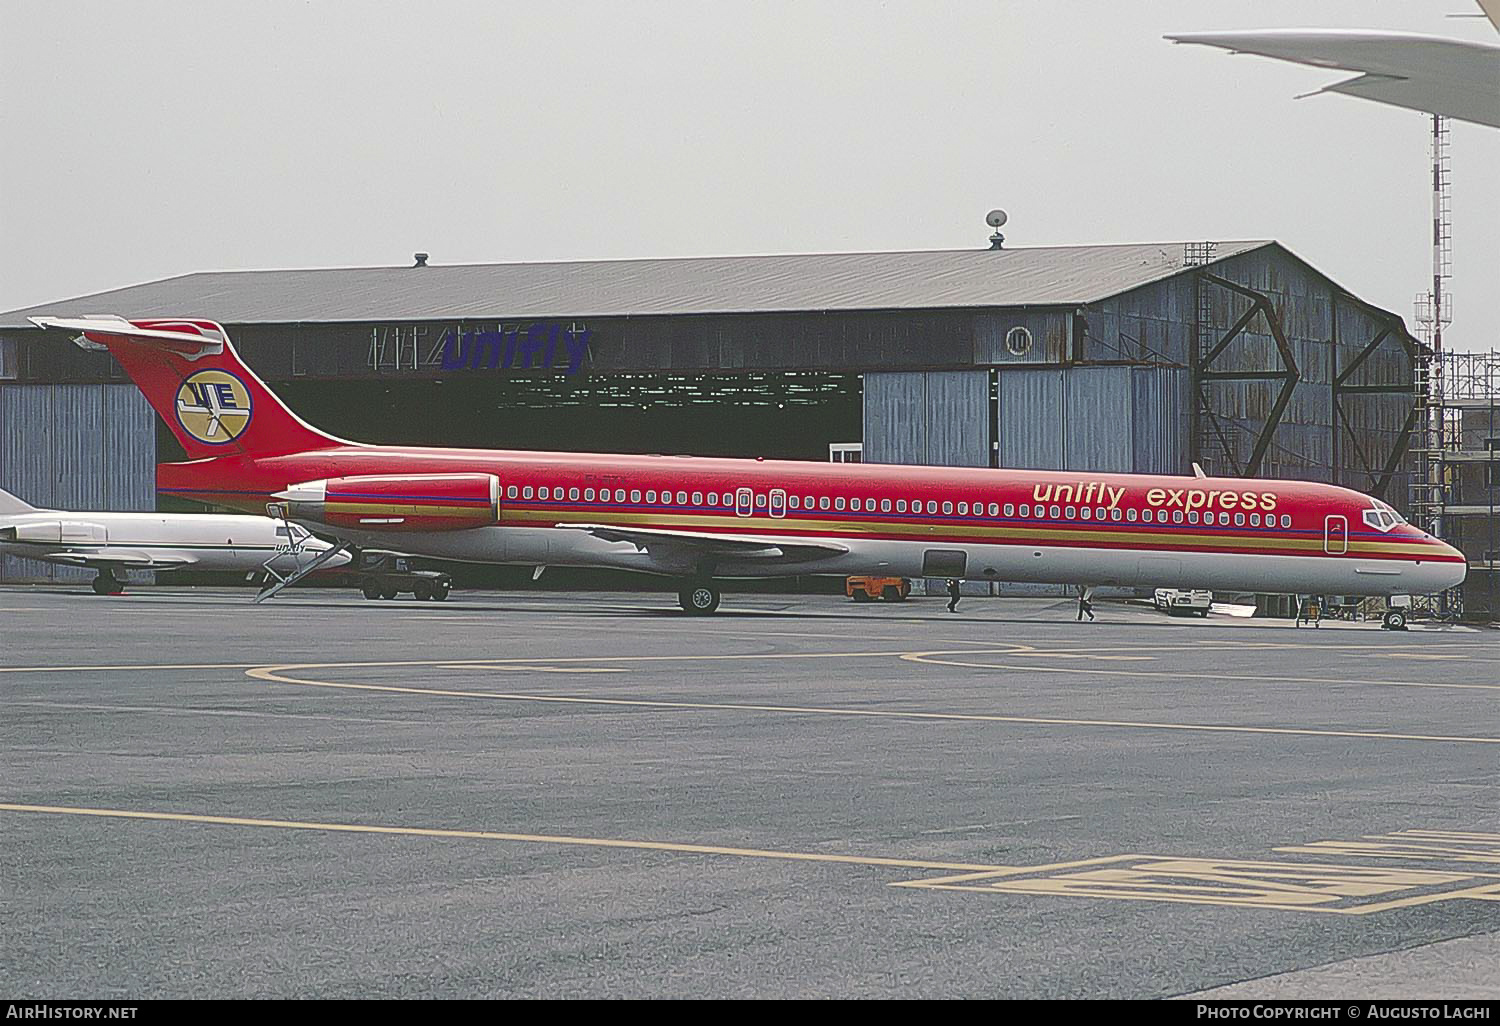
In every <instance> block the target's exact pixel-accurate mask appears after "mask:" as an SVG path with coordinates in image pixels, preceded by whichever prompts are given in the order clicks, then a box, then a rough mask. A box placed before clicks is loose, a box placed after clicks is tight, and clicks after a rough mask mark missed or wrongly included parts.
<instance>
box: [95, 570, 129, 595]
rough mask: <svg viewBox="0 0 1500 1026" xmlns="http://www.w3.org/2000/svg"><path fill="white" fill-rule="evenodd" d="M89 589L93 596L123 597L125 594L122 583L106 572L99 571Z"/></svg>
mask: <svg viewBox="0 0 1500 1026" xmlns="http://www.w3.org/2000/svg"><path fill="white" fill-rule="evenodd" d="M91 587H93V589H94V594H95V595H123V594H124V593H125V584H124V582H122V581H121V580H120V579H119V578H117V577H116V576H115V575H114V574H112V573H109V572H108V571H100V573H99V576H97V577H95V578H94V580H93V584H92V585H91Z"/></svg>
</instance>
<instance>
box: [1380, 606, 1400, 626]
mask: <svg viewBox="0 0 1500 1026" xmlns="http://www.w3.org/2000/svg"><path fill="white" fill-rule="evenodd" d="M1380 626H1382V627H1384V628H1385V629H1386V630H1388V631H1404V630H1406V612H1405V610H1401V609H1387V610H1386V611H1385V616H1384V617H1382V618H1381V623H1380Z"/></svg>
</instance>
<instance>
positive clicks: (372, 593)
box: [360, 581, 380, 601]
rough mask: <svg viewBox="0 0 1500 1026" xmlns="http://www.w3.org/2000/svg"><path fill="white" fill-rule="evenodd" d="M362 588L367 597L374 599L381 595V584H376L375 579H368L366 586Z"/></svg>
mask: <svg viewBox="0 0 1500 1026" xmlns="http://www.w3.org/2000/svg"><path fill="white" fill-rule="evenodd" d="M360 590H361V591H363V592H364V593H365V598H367V599H371V600H372V601H373V600H374V599H378V598H379V597H380V585H378V584H376V583H375V582H374V581H366V582H365V583H364V586H363V587H362V588H360Z"/></svg>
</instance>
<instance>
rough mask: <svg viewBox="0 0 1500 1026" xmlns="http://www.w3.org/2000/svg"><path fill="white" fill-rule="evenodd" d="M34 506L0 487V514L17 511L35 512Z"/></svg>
mask: <svg viewBox="0 0 1500 1026" xmlns="http://www.w3.org/2000/svg"><path fill="white" fill-rule="evenodd" d="M35 512H36V507H35V506H32V505H30V504H29V503H25V502H22V501H21V500H20V499H18V498H16V497H15V496H14V495H12V494H10V492H7V491H6V490H5V489H3V488H0V515H6V514H17V513H35Z"/></svg>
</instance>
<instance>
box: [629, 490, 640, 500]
mask: <svg viewBox="0 0 1500 1026" xmlns="http://www.w3.org/2000/svg"><path fill="white" fill-rule="evenodd" d="M630 501H631V502H640V501H641V490H640V489H639V488H632V489H630Z"/></svg>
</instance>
